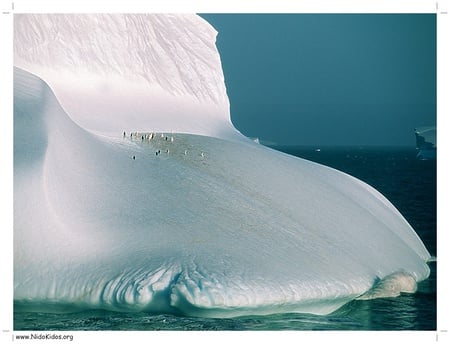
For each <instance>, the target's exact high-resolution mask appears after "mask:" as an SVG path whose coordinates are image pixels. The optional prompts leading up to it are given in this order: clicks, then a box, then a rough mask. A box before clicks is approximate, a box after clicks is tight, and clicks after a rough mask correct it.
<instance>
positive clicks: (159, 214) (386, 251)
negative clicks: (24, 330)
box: [14, 15, 430, 317]
mask: <svg viewBox="0 0 450 344" xmlns="http://www.w3.org/2000/svg"><path fill="white" fill-rule="evenodd" d="M80 16H81V15H79V16H76V17H74V18H77V19H74V22H76V20H82V19H83V18H84V17H82V16H81V17H80ZM42 18H45V20H44V19H42ZM55 18H56V19H54V18H53V17H52V15H48V16H45V17H40V16H28V15H21V17H20V21H16V22H19V23H20V22H21V21H22V20H25V19H26V20H25V23H27V24H29V25H28V26H20V27H19V26H18V27H16V30H28V29H26V28H30V30H33V32H38V33H39V35H40V36H39V40H31V41H30V40H29V41H27V42H31V43H32V44H31V45H30V51H37V52H40V51H41V50H39V49H35V50H33V49H34V48H33V47H34V45H35V44H37V45H39V44H44V43H42V42H48V41H49V39H50V38H49V35H50V34H53V33H54V32H57V33H58V34H61V35H62V33H61V32H62V31H64V30H63V29H67V30H69V29H68V28H67V27H66V25H68V26H69V27H71V25H72V24H71V20H72V19H71V18H72V17H71V16H68V17H64V21H60V20H59V17H58V16H56V17H55ZM80 18H81V19H80ZM106 18H107V21H106V23H109V24H108V25H110V26H111V25H112V26H113V27H112V28H111V30H112V32H116V33H117V35H119V33H123V31H120V30H119V29H118V28H121V27H122V26H121V25H122V23H123V22H122V19H120V18H121V17H118V18H115V15H112V16H110V17H109V16H108V17H106ZM139 18H141V19H142V17H139V15H138V16H137V18H134V19H135V20H134V21H133V22H136V21H138V19H139ZM145 18H146V20H147V21H148V22H150V24H152V23H153V22H158V23H159V22H161V23H165V24H164V25H163V26H162V27H163V28H164V29H163V28H162V27H161V28H160V29H158V30H159V31H158V32H156V31H155V32H154V33H153V35H154V36H155V37H159V38H158V39H163V40H164V41H165V42H167V41H172V44H173V45H177V42H176V40H177V39H178V36H177V34H175V33H176V32H179V30H180V27H182V26H181V25H182V24H183V23H184V21H183V20H185V18H186V17H184V16H181V17H180V18H179V19H177V18H178V16H170V17H168V18H166V17H164V16H157V17H151V16H150V17H145ZM189 18H191V20H193V21H194V22H195V21H196V20H197V19H195V17H189ZM192 18H194V19H192ZM104 19H105V17H104V16H98V17H97V16H95V15H92V16H89V17H88V19H86V20H88V22H90V21H95V20H98V21H99V22H102V21H103V20H104ZM163 19H164V20H168V21H169V22H170V25H168V24H167V23H168V22H167V21H164V20H163ZM66 23H67V24H66ZM117 23H118V24H117ZM202 23H203V24H202V25H203V26H200V27H198V28H195V27H192V28H191V31H189V35H193V34H195V35H196V36H197V37H204V34H205V33H204V32H203V31H204V30H205V23H204V22H202ZM150 24H149V27H152V28H153V29H154V30H156V29H157V28H158V26H156V25H153V24H152V25H150ZM15 25H16V24H15ZM55 25H57V26H58V27H60V28H61V30H56V31H55V30H52V29H49V28H53V27H54V26H55ZM105 25H106V24H105ZM114 25H117V27H116V26H114ZM76 27H78V26H76ZM131 27H132V28H133V29H130V30H129V31H127V32H126V34H125V33H123V34H124V35H125V37H128V36H129V35H131V36H132V38H133V39H132V41H133V42H134V41H135V40H137V39H139V37H140V35H141V34H142V31H138V32H134V31H133V30H134V28H135V27H134V26H131ZM168 27H171V28H173V27H175V29H174V30H175V31H171V30H168V29H167V28H168ZM206 27H208V26H206ZM195 30H198V31H199V32H197V31H195ZM207 30H209V32H212V31H211V29H210V28H208V29H207ZM26 32H28V31H26ZM70 32H71V33H72V34H75V33H76V30H74V31H73V32H72V31H70ZM174 32H175V33H174ZM55 35H56V34H55ZM31 36H32V35H31V34H30V35H26V34H23V35H22V36H21V35H16V36H15V40H19V41H20V40H21V39H22V37H28V38H29V37H31ZM56 36H58V35H56ZM51 37H53V39H55V40H57V38H55V37H54V36H51ZM76 37H78V36H74V37H72V38H73V39H72V41H71V42H72V43H71V44H73V45H75V47H72V46H71V45H69V43H66V44H67V45H68V47H69V48H70V47H71V49H81V48H82V47H83V46H84V45H83V44H84V42H83V41H81V40H78V41H77V39H75V38H76ZM94 37H96V38H95V40H96V42H98V43H97V44H98V45H99V46H101V39H102V38H103V35H100V34H99V35H97V36H95V35H94ZM152 37H153V36H152ZM24 39H25V38H24ZM90 39H94V38H90ZM122 39H124V38H122ZM201 40H202V41H203V42H204V43H205V44H206V43H207V44H206V46H209V47H211V45H212V44H213V41H212V38H211V37H210V36H208V38H202V39H201ZM205 40H206V41H207V42H205ZM33 42H34V43H33ZM74 42H75V43H74ZM76 42H80V43H79V46H77V44H78V43H76ZM15 44H18V42H17V41H15ZM108 44H109V43H108ZM108 44H106V46H108ZM180 44H181V43H180ZM181 46H184V45H183V44H181ZM131 48H133V46H127V50H129V49H131ZM155 49H156V48H155ZM167 49H168V50H169V52H166V53H167V54H169V53H173V52H171V50H170V48H167ZM180 49H181V48H180ZM202 49H203V48H202ZM202 49H200V51H203V50H202ZM17 51H18V50H16V53H17V54H19V53H18V52H17ZM183 51H184V52H185V53H186V54H187V56H190V58H192V59H194V60H196V59H200V60H201V59H203V58H204V56H203V55H201V54H200V53H197V54H191V53H190V52H189V50H183ZM96 53H98V52H96ZM116 53H117V52H116ZM179 54H181V53H180V52H179V51H176V52H175V53H174V56H175V55H176V56H177V55H179ZM88 55H89V54H88ZM181 55H182V54H181ZM33 56H34V55H33V54H31V57H30V58H29V60H30V61H31V62H29V66H28V68H29V69H33V70H34V71H35V72H36V71H37V72H42V73H43V74H45V73H46V72H45V71H46V70H47V69H48V66H46V67H45V68H44V67H42V66H41V65H42V64H44V62H45V61H46V59H47V58H45V59H44V62H43V61H41V60H36V62H33V61H34V57H33ZM15 57H16V56H15ZM21 58H24V57H23V55H21ZM92 58H93V57H92V56H90V55H89V58H87V59H86V61H84V60H83V61H84V63H80V65H81V67H76V68H75V69H74V70H76V69H77V68H86V70H89V68H91V67H89V66H88V67H86V66H85V65H86V63H87V62H88V61H90V60H92ZM97 58H98V60H100V57H97ZM218 60H219V59H218V56H216V57H215V59H214V61H216V62H217V61H218ZM17 61H20V59H19V58H18V59H17ZM32 62H33V63H34V65H33V63H32ZM108 63H111V61H109V62H108ZM205 63H206V62H205ZM206 64H208V63H206ZM30 66H31V67H30ZM41 67H42V68H41ZM97 67H98V66H97ZM60 68H67V69H69V74H72V73H73V70H71V68H72V67H70V66H63V67H60ZM158 68H161V69H164V65H161V66H160V65H159V62H158V63H155V64H154V65H153V72H152V73H156V74H158V73H166V74H167V73H169V72H167V71H165V70H164V71H163V70H161V71H160V70H159V69H158ZM210 68H212V69H215V68H220V65H217V64H213V66H210ZM123 70H127V69H126V68H124V69H123ZM37 72H36V74H37V75H33V74H32V73H30V72H29V71H27V70H24V69H21V68H15V70H14V73H15V74H14V75H15V79H14V121H15V125H14V232H15V234H14V300H15V304H16V305H17V307H18V309H31V310H43V309H45V310H47V311H51V312H60V311H74V310H77V309H86V308H92V309H108V310H120V311H124V310H125V311H142V310H145V311H150V312H162V313H177V314H186V315H195V316H206V317H234V316H239V315H250V314H270V313H285V312H304V313H314V314H328V313H331V312H332V311H334V310H336V309H337V308H339V307H341V306H342V305H344V304H345V303H347V302H349V301H351V300H353V299H355V298H357V297H359V296H361V295H363V294H365V293H367V292H368V291H369V290H371V288H373V286H374V284H377V281H379V280H383V279H385V278H387V276H390V275H392V274H396V273H398V272H402V273H404V274H405V276H410V278H411V281H412V280H414V281H415V282H418V281H421V280H423V279H425V278H427V276H428V275H429V268H428V266H427V261H428V259H429V258H430V255H429V253H428V251H427V250H426V248H425V247H424V245H423V243H422V242H421V240H420V239H419V238H418V236H417V235H416V233H415V232H414V230H413V229H412V228H411V226H410V225H409V224H408V223H407V222H406V220H405V219H404V218H403V217H402V216H401V214H400V213H399V212H398V211H397V210H396V209H395V207H394V206H393V205H392V204H391V203H390V202H389V201H388V200H387V199H386V198H385V197H384V196H382V195H381V194H380V193H378V192H377V191H376V190H374V189H373V188H371V187H370V186H369V185H367V184H365V183H363V182H361V181H359V180H357V179H356V178H353V177H351V176H349V175H347V174H344V173H342V172H339V171H337V170H334V169H331V168H328V167H325V166H321V165H319V164H316V163H313V162H309V161H306V160H303V159H299V158H295V157H293V156H290V155H287V154H283V153H280V152H277V151H274V150H272V149H269V148H267V147H264V146H262V145H259V144H256V143H254V142H253V141H251V140H249V139H246V138H245V137H243V136H242V135H241V134H239V132H238V131H237V130H236V129H234V128H233V126H232V124H231V122H230V121H229V116H228V115H229V114H228V112H227V111H228V108H227V104H226V102H224V103H221V104H222V105H217V103H216V102H215V101H213V100H207V99H206V98H202V99H200V98H201V97H200V98H199V97H194V98H195V99H194V98H192V97H191V98H183V97H184V96H185V95H179V94H178V93H177V92H178V89H177V90H173V92H169V91H167V92H166V91H164V92H166V93H165V95H164V96H165V97H166V96H167V97H169V98H170V99H172V100H173V101H174V102H175V103H176V104H180V103H177V102H178V98H179V97H181V98H183V101H187V99H188V103H190V104H191V106H192V108H196V109H197V110H200V109H204V106H205V104H206V106H207V107H209V109H212V108H213V107H212V106H215V107H216V108H218V109H219V110H218V111H219V114H217V113H216V115H215V116H211V118H212V119H211V121H209V122H205V121H203V120H202V121H201V122H202V126H201V129H198V128H197V127H196V124H198V122H197V120H198V118H201V119H203V118H206V117H207V116H208V113H209V112H204V113H201V114H199V115H198V116H197V115H196V114H195V113H189V114H186V113H184V114H183V116H182V117H181V116H175V117H170V116H169V115H167V113H166V115H167V116H168V117H167V116H166V117H165V116H164V115H163V114H160V113H158V114H156V115H153V114H146V115H143V117H142V118H141V117H139V116H135V114H134V113H133V112H132V111H126V107H123V108H122V110H123V113H121V114H120V115H118V117H117V122H116V117H115V115H113V114H111V113H109V112H107V113H104V112H102V111H103V110H104V109H103V108H102V107H100V108H97V107H96V106H95V103H94V102H90V101H87V103H89V104H87V105H86V107H85V108H84V109H87V108H89V111H91V112H90V116H91V117H93V118H96V117H98V121H97V120H95V121H96V122H95V121H94V120H93V121H90V122H89V121H87V120H86V121H85V116H84V114H83V111H84V110H83V111H81V112H80V111H78V110H77V109H76V108H74V109H72V108H71V106H68V105H67V104H66V99H68V97H69V98H71V103H72V104H75V103H83V102H84V100H85V99H88V100H89V99H93V97H94V98H95V96H98V95H99V94H100V95H101V98H102V99H103V100H102V102H104V103H108V101H109V100H111V102H112V104H115V103H117V102H120V101H121V99H120V97H119V98H117V97H115V98H111V99H109V97H111V96H112V93H110V92H108V90H106V91H105V92H100V93H99V91H98V90H97V91H95V92H93V93H89V92H87V93H89V94H88V96H87V98H84V97H81V94H80V93H79V92H74V93H71V92H72V91H73V90H74V88H73V87H71V86H67V85H69V84H70V83H71V81H73V80H74V79H68V80H61V82H59V83H58V82H56V86H54V85H53V83H52V82H50V81H48V80H47V79H46V77H47V74H45V75H44V76H42V75H40V74H38V73H37ZM92 73H93V74H94V75H95V78H99V75H101V73H100V74H98V73H97V72H95V71H94V72H92ZM50 74H51V73H50ZM50 74H48V75H50ZM69 74H67V75H69ZM169 74H170V73H169ZM169 74H167V77H169ZM216 74H217V75H220V74H221V70H220V71H218V70H217V71H216ZM83 75H84V74H80V76H83ZM196 77H198V76H196ZM174 78H180V79H181V80H183V78H184V76H180V75H179V74H177V75H176V76H175V77H174ZM125 79H129V77H128V76H126V77H124V78H123V79H122V80H125ZM44 80H45V81H44ZM105 80H108V82H110V81H111V77H110V76H107V77H106V79H105ZM152 80H153V79H152ZM184 81H185V82H184V83H183V85H184V87H188V85H189V82H193V81H192V80H190V79H189V80H184ZM188 81H189V82H188ZM47 82H48V84H47ZM84 82H87V80H86V79H83V78H82V77H80V79H79V80H78V79H77V80H76V83H77V84H78V86H77V87H78V88H79V89H81V86H82V84H83V83H84ZM145 82H146V83H147V84H148V80H147V81H145ZM222 82H223V81H222ZM65 85H66V86H67V89H66V88H65V87H66V86H65ZM128 85H129V83H127V82H125V81H124V82H123V83H118V84H114V85H111V87H113V88H114V87H116V88H117V90H118V89H120V88H121V87H124V88H125V89H126V88H127V87H128ZM139 85H141V84H139ZM205 85H206V86H207V85H208V82H206V84H205ZM205 85H203V86H204V87H206V86H205ZM222 86H223V87H224V85H222ZM139 87H140V86H139ZM158 87H159V86H158ZM167 87H168V86H167ZM54 90H55V92H54ZM149 90H150V89H149V88H147V86H143V88H142V89H141V90H140V92H143V93H139V92H138V93H137V94H136V95H134V96H133V98H127V97H125V99H123V102H124V103H125V104H127V106H128V105H130V104H131V103H132V102H134V101H138V98H139V97H141V96H142V94H145V92H147V91H149ZM191 91H192V92H187V91H186V93H187V94H191V93H192V94H193V93H195V90H191ZM158 92H160V91H158ZM59 94H64V96H63V97H62V99H60V98H59ZM158 94H161V93H158ZM149 95H150V96H155V97H156V93H151V92H150V93H149ZM189 97H190V95H189ZM130 99H131V100H130ZM143 102H144V103H145V101H144V100H143ZM167 106H169V104H167ZM77 111H78V112H77ZM80 113H82V114H81V115H80ZM224 114H225V115H224ZM128 116H130V120H129V123H126V121H125V119H126V118H128ZM167 118H169V119H167ZM174 118H175V119H174ZM166 120H168V122H166ZM178 120H180V121H181V124H180V126H181V127H183V128H182V129H183V130H180V131H177V130H173V132H172V131H171V128H173V127H174V126H175V124H174V123H172V122H177V121H178ZM94 122H95V123H96V124H95V125H93V124H92V123H94ZM106 123H109V124H106ZM149 123H152V124H153V126H150V124H149ZM167 123H168V124H167ZM103 124H105V127H106V128H107V129H106V130H100V129H104V127H103ZM125 124H126V125H127V127H125V126H123V125H125ZM135 126H136V129H135V131H134V130H132V129H130V128H132V127H135ZM119 127H120V130H117V131H116V132H115V136H111V135H110V132H111V130H112V129H119ZM138 127H142V128H144V127H145V128H144V129H145V131H144V130H141V129H139V128H138ZM191 129H192V130H191ZM123 131H125V135H123V134H122V132H123ZM136 131H140V132H139V134H138V133H136ZM131 132H133V133H134V136H133V138H131V136H130V133H131ZM366 295H367V294H366Z"/></svg>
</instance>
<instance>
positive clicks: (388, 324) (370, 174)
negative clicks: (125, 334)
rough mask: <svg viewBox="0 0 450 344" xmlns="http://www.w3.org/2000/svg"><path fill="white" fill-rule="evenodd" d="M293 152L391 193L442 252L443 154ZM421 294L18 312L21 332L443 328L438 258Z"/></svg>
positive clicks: (376, 150) (334, 150) (343, 150)
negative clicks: (173, 309)
mask: <svg viewBox="0 0 450 344" xmlns="http://www.w3.org/2000/svg"><path fill="white" fill-rule="evenodd" d="M277 149H279V150H281V151H284V152H286V153H289V154H292V155H295V156H299V157H302V158H306V159H308V160H312V161H316V162H319V163H322V164H325V165H328V166H331V167H334V168H337V169H339V170H341V171H344V172H347V173H349V174H351V175H353V176H355V177H358V178H360V179H361V180H363V181H365V182H367V183H368V184H370V185H372V186H374V187H375V188H376V189H377V190H378V191H380V192H381V193H382V194H384V195H385V196H386V197H387V198H388V199H389V200H390V201H391V202H392V203H393V204H394V205H395V206H396V207H397V208H398V209H399V210H400V212H401V213H402V214H403V216H404V217H405V218H406V219H407V220H408V222H409V223H410V224H411V225H412V226H413V228H415V230H416V232H417V233H418V235H419V236H420V237H421V238H422V240H423V241H424V243H425V246H426V247H427V248H428V250H429V252H430V253H431V255H433V256H436V161H423V160H418V159H416V154H417V151H416V150H415V149H414V148H387V147H386V148H384V147H383V148H361V147H345V148H326V147H323V148H321V149H320V151H317V150H316V149H314V148H308V147H277ZM430 268H431V275H430V277H429V278H428V279H427V280H426V281H423V282H421V283H420V284H419V286H418V291H417V292H416V293H415V294H404V295H401V296H399V297H396V298H386V299H376V300H370V301H353V302H351V303H349V304H347V305H345V306H344V307H342V308H341V309H339V310H337V311H336V312H334V313H333V314H330V315H327V316H313V315H308V314H278V315H271V316H252V317H240V318H234V319H205V318H192V317H181V316H174V315H164V314H149V313H119V312H109V311H101V310H95V311H93V310H90V311H83V312H78V313H69V314H51V313H36V312H20V311H17V309H16V311H15V312H14V330H16V331H77V330H87V331H96V330H108V331H110V330H122V331H152V330H171V331H178V330H182V331H191V330H193V331H216V330H220V331H258V330H265V331H267V330H291V331H295V330H384V331H402V330H436V327H437V325H436V324H437V322H436V313H437V312H436V308H437V302H436V278H437V277H436V263H430Z"/></svg>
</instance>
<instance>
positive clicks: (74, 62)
mask: <svg viewBox="0 0 450 344" xmlns="http://www.w3.org/2000/svg"><path fill="white" fill-rule="evenodd" d="M14 19H15V20H14V64H15V66H17V67H20V68H22V69H25V70H27V71H29V72H31V73H34V74H36V75H39V76H40V77H42V78H43V79H44V80H45V81H46V82H47V83H49V85H50V87H51V88H52V90H53V91H54V93H55V94H56V96H57V98H58V100H59V101H60V102H61V104H62V106H63V108H64V109H65V110H66V111H67V112H68V114H69V116H70V117H71V118H72V119H73V120H74V121H75V122H77V123H78V124H79V125H81V126H82V127H83V128H85V129H89V130H94V131H99V132H103V133H105V132H106V133H117V132H121V131H123V130H126V131H130V130H155V131H160V132H163V131H170V130H172V131H176V132H187V133H195V134H204V135H211V134H214V135H215V136H221V137H226V138H232V137H237V135H236V129H234V127H233V126H232V125H231V122H230V113H229V102H228V97H227V94H226V89H225V83H224V76H223V73H222V67H221V62H220V56H219V54H218V52H217V48H216V46H215V38H216V35H217V32H216V30H215V29H214V28H213V27H212V26H210V25H209V24H208V23H207V22H206V21H204V20H203V19H202V18H200V17H198V16H196V15H191V14H184V15H158V14H135V15H128V14H124V15H107V14H95V15H94V14H78V15H75V14H51V15H46V14H36V15H32V14H17V15H15V17H14ZM80 99H82V101H80Z"/></svg>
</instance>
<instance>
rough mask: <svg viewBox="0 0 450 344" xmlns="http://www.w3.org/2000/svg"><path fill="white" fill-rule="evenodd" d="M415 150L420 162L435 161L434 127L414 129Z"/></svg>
mask: <svg viewBox="0 0 450 344" xmlns="http://www.w3.org/2000/svg"><path fill="white" fill-rule="evenodd" d="M414 132H415V135H416V148H417V149H418V150H419V152H418V153H417V158H418V159H420V160H433V159H436V127H435V126H429V127H419V128H415V129H414Z"/></svg>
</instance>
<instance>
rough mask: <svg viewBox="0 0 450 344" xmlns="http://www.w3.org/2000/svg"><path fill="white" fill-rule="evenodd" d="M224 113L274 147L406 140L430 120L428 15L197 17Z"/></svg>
mask: <svg viewBox="0 0 450 344" xmlns="http://www.w3.org/2000/svg"><path fill="white" fill-rule="evenodd" d="M202 17H203V18H205V19H206V20H207V21H208V22H209V23H210V24H212V25H213V26H214V27H215V28H216V29H217V31H218V32H219V34H218V37H217V46H218V48H219V51H220V54H221V59H222V67H223V70H224V74H225V82H226V86H227V92H228V96H229V98H230V103H231V117H232V121H233V123H234V125H235V126H236V127H237V128H238V129H239V130H240V131H241V132H242V133H243V134H245V135H247V136H252V137H260V138H261V139H264V140H267V141H271V142H276V143H279V144H298V145H411V146H413V145H414V144H415V138H414V128H415V127H419V126H423V125H435V124H436V15H435V14H348V15H347V14H202Z"/></svg>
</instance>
